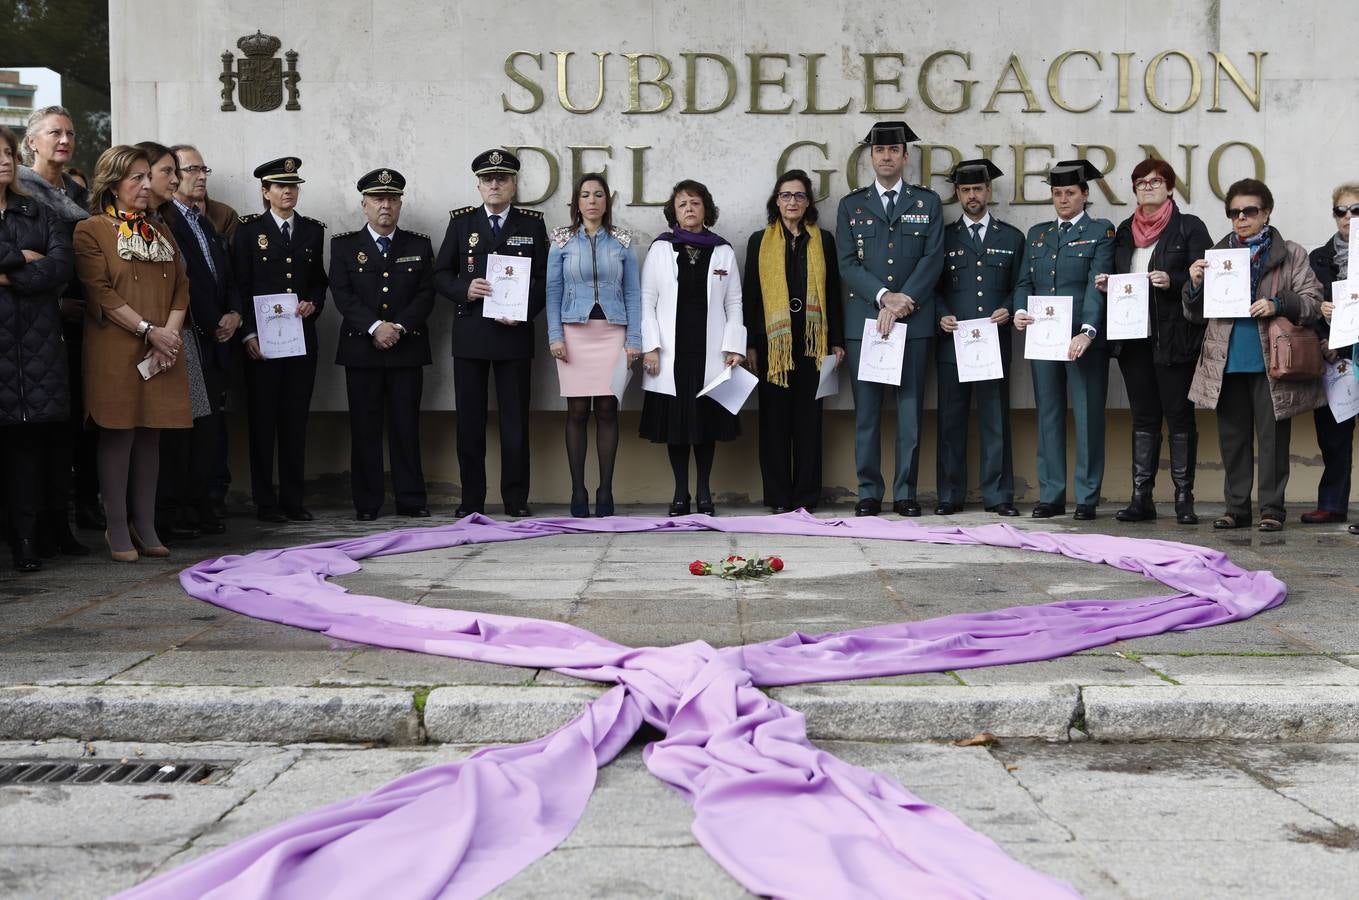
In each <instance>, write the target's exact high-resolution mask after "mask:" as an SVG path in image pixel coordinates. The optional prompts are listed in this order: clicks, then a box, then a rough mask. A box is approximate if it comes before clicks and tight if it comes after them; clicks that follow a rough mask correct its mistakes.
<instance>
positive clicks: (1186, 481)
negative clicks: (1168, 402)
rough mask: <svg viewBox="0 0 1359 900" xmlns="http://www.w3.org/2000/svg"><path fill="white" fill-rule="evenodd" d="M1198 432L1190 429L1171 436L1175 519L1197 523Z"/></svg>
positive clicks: (1188, 523)
mask: <svg viewBox="0 0 1359 900" xmlns="http://www.w3.org/2000/svg"><path fill="white" fill-rule="evenodd" d="M1198 444H1199V436H1198V434H1196V433H1194V432H1192V431H1190V432H1185V433H1183V434H1172V435H1171V436H1170V480H1171V481H1173V482H1175V521H1177V522H1179V523H1180V524H1181V525H1197V524H1199V517H1198V516H1197V515H1195V514H1194V464H1195V461H1196V460H1197V458H1198Z"/></svg>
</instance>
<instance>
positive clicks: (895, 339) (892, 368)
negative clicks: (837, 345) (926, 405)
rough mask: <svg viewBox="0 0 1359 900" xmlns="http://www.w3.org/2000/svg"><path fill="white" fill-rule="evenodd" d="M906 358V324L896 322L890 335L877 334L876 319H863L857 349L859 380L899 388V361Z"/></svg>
mask: <svg viewBox="0 0 1359 900" xmlns="http://www.w3.org/2000/svg"><path fill="white" fill-rule="evenodd" d="M905 356H906V323H905V322H897V323H896V324H895V325H893V326H892V333H891V334H889V335H888V336H887V337H883V336H882V335H881V334H879V333H878V320H877V319H864V336H863V343H862V344H861V345H860V349H859V380H860V381H876V382H877V383H879V384H891V385H896V386H897V387H900V386H901V361H902V359H904V358H905Z"/></svg>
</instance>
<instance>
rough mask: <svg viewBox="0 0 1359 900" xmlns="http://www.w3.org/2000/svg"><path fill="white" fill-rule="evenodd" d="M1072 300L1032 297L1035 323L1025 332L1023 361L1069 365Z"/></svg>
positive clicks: (1030, 310) (1031, 305) (1031, 309)
mask: <svg viewBox="0 0 1359 900" xmlns="http://www.w3.org/2000/svg"><path fill="white" fill-rule="evenodd" d="M1071 306H1072V302H1071V298H1070V297H1030V298H1029V315H1030V316H1032V317H1033V321H1032V322H1030V323H1029V327H1028V328H1026V329H1024V358H1025V359H1041V360H1048V361H1050V362H1066V361H1067V353H1068V351H1070V349H1071Z"/></svg>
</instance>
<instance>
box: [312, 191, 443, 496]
mask: <svg viewBox="0 0 1359 900" xmlns="http://www.w3.org/2000/svg"><path fill="white" fill-rule="evenodd" d="M358 188H359V193H360V194H361V195H362V197H363V200H362V204H363V213H364V215H365V216H366V217H367V219H368V224H367V225H366V226H365V227H363V228H361V229H359V230H358V231H350V232H348V233H346V234H337V235H335V237H333V238H331V241H330V294H331V297H332V298H333V299H334V301H335V309H336V310H337V311H339V313H340V315H341V316H343V320H342V321H341V322H340V334H339V340H338V342H337V343H336V345H335V362H336V363H337V364H338V365H341V366H344V367H345V369H344V372H345V386H346V388H347V389H348V393H349V471H350V476H349V482H350V489H351V491H352V493H353V497H354V512H355V518H357V519H358V520H359V521H361V522H370V521H372V520H373V519H376V518H377V517H378V515H379V514H380V512H381V509H382V500H383V495H384V490H383V476H382V469H383V466H382V432H383V425H384V423H385V424H386V426H387V450H388V456H389V457H390V458H391V462H392V491H393V493H394V494H395V495H396V512H397V514H398V515H402V516H409V517H414V518H426V517H428V516H429V508H428V507H427V506H426V502H427V499H426V491H425V475H424V469H423V467H422V466H421V464H420V396H421V394H422V393H423V391H424V384H425V381H424V378H425V375H424V368H423V367H424V366H427V365H429V364H430V362H432V360H431V358H430V351H429V330H428V328H427V326H426V322H427V321H428V319H429V314H430V311H431V310H433V308H434V249H433V247H432V246H431V245H430V242H429V235H425V234H420V233H419V232H416V231H408V230H406V229H404V228H398V227H397V223H398V222H399V221H400V219H401V203H402V197H403V195H404V194H405V190H406V179H405V177H404V176H402V174H401V173H400V172H398V171H397V170H396V169H392V168H382V169H374V170H373V171H371V172H369V173H368V174H366V175H364V176H363V177H362V178H360V179H359V182H358Z"/></svg>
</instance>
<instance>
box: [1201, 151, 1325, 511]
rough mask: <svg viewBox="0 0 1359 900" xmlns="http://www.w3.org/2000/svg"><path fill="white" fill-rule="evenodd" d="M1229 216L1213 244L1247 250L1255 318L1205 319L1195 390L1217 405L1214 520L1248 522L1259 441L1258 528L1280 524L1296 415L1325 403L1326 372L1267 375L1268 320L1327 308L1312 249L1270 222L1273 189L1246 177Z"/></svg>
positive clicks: (1312, 315) (1232, 193) (1208, 404)
mask: <svg viewBox="0 0 1359 900" xmlns="http://www.w3.org/2000/svg"><path fill="white" fill-rule="evenodd" d="M1226 208H1227V218H1228V219H1230V220H1231V223H1232V233H1231V234H1229V235H1227V236H1226V237H1224V238H1223V239H1222V240H1220V241H1218V242H1217V244H1216V247H1215V249H1226V248H1233V249H1238V248H1245V249H1248V250H1250V253H1251V256H1250V284H1251V296H1252V297H1254V298H1255V301H1254V302H1253V303H1252V304H1251V307H1250V318H1240V319H1208V320H1207V323H1208V326H1207V330H1206V331H1205V332H1204V335H1203V349H1202V350H1201V351H1200V352H1199V362H1198V367H1197V368H1196V369H1195V371H1194V381H1193V383H1192V384H1190V386H1189V399H1190V400H1192V401H1193V402H1194V404H1195V405H1197V406H1199V407H1201V408H1203V409H1215V410H1217V420H1218V425H1217V428H1218V442H1219V444H1220V446H1221V448H1222V466H1223V469H1224V474H1225V478H1224V481H1223V494H1224V495H1225V499H1226V501H1227V511H1226V512H1225V513H1223V514H1222V515H1221V516H1220V517H1218V518H1217V519H1216V520H1214V522H1213V527H1214V528H1242V527H1244V526H1246V525H1249V524H1250V514H1251V509H1250V506H1251V504H1250V491H1251V476H1252V473H1251V467H1252V460H1251V451H1252V447H1251V438H1252V437H1254V438H1255V440H1256V441H1258V442H1259V446H1260V460H1259V468H1260V526H1259V527H1260V530H1261V531H1278V530H1280V529H1281V528H1283V521H1284V487H1285V485H1287V484H1288V440H1289V436H1290V432H1291V426H1292V422H1291V421H1290V420H1291V419H1292V418H1293V416H1296V415H1298V414H1299V413H1303V412H1307V411H1309V410H1313V409H1316V408H1317V407H1318V406H1320V405H1321V404H1322V403H1324V402H1325V394H1324V393H1323V388H1322V386H1321V379H1320V378H1316V379H1313V380H1311V381H1279V380H1276V379H1274V378H1271V377H1270V375H1269V320H1270V319H1272V318H1274V317H1275V316H1285V317H1287V318H1288V320H1289V321H1291V322H1293V323H1294V324H1296V325H1309V324H1311V323H1313V322H1315V321H1316V319H1317V316H1318V315H1319V314H1320V312H1321V298H1322V288H1321V283H1320V282H1318V281H1317V279H1316V276H1315V275H1313V274H1312V267H1311V265H1310V264H1309V263H1308V261H1307V251H1306V250H1304V249H1303V248H1302V247H1301V246H1299V245H1298V244H1295V243H1293V242H1292V241H1286V240H1284V238H1283V235H1281V234H1279V231H1278V229H1276V228H1274V226H1272V225H1270V224H1269V217H1270V214H1271V213H1272V212H1273V211H1274V195H1273V194H1271V193H1270V190H1269V188H1268V187H1266V186H1265V185H1264V184H1263V183H1262V182H1259V181H1256V180H1255V179H1253V178H1245V179H1242V180H1241V181H1238V182H1236V183H1235V184H1233V185H1232V186H1231V187H1230V188H1228V189H1227V200H1226ZM1204 268H1205V260H1202V259H1200V260H1198V261H1196V262H1194V263H1193V264H1192V265H1190V267H1189V283H1188V284H1186V285H1185V286H1184V311H1185V315H1186V316H1188V317H1189V320H1190V321H1191V322H1203V321H1204V317H1203V270H1204Z"/></svg>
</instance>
